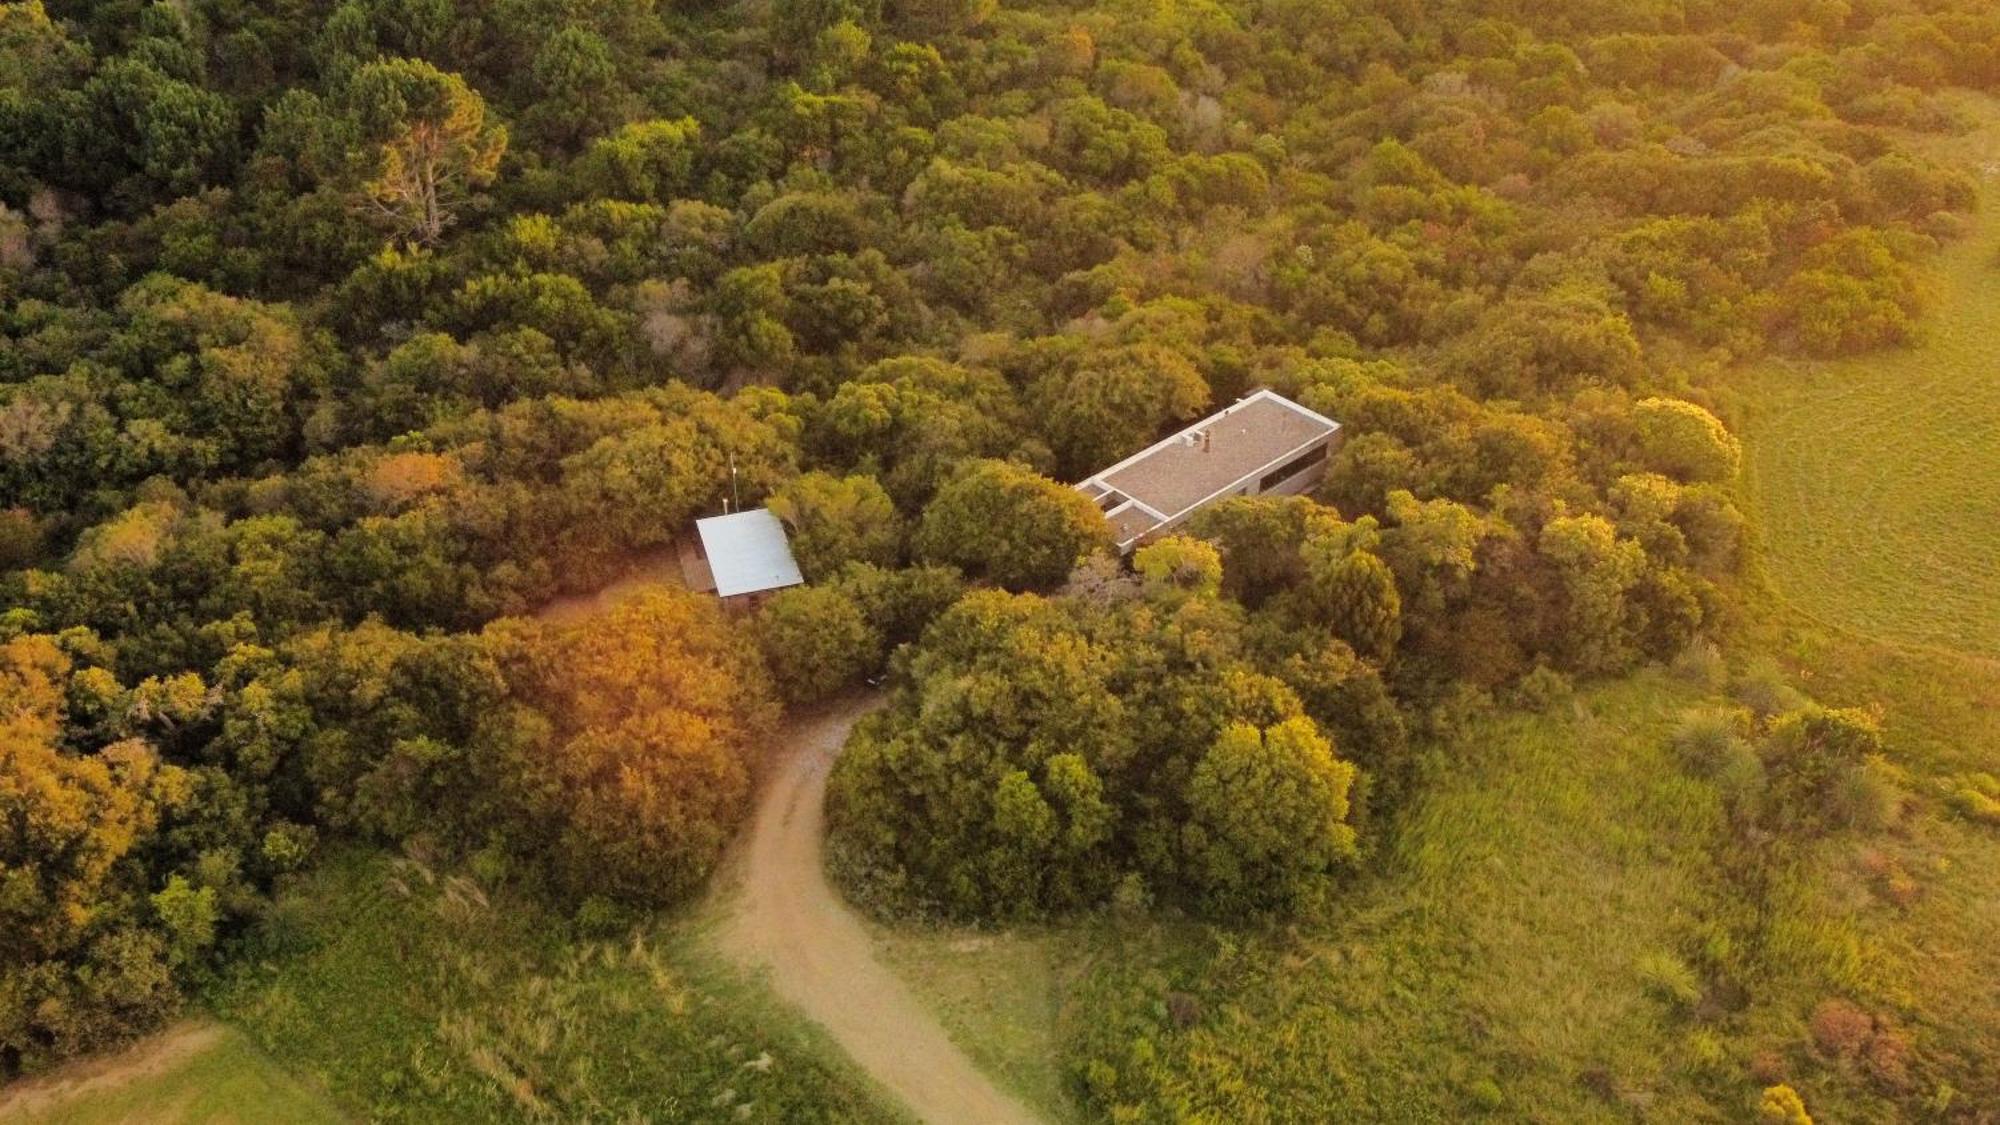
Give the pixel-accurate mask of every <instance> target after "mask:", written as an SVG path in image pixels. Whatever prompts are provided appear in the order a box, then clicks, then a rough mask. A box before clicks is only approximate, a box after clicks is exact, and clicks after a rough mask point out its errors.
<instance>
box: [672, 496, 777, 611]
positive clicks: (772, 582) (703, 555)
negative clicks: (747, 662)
mask: <svg viewBox="0 0 2000 1125" xmlns="http://www.w3.org/2000/svg"><path fill="white" fill-rule="evenodd" d="M694 530H695V534H694V539H693V542H692V543H691V544H690V546H691V547H692V550H693V554H692V556H691V557H690V556H688V555H683V556H682V559H681V568H682V570H683V571H684V572H686V574H687V578H688V587H689V588H690V589H694V590H713V591H715V596H716V597H718V598H721V599H722V604H723V605H725V606H728V607H730V608H732V609H733V608H737V607H740V606H747V605H752V604H755V603H756V602H757V601H758V600H760V599H761V598H762V597H763V596H764V595H766V594H769V593H770V592H771V591H773V590H782V589H784V588H785V587H787V586H797V585H799V584H800V583H802V582H804V581H805V578H804V577H803V576H802V575H800V574H799V564H798V562H797V561H796V560H794V559H793V558H792V545H791V542H790V540H788V539H786V538H785V525H784V524H782V523H780V522H778V517H777V516H775V515H772V514H771V512H770V510H769V509H767V508H752V509H750V510H748V511H743V512H731V513H730V514H728V515H726V516H710V517H708V518H707V519H701V520H696V521H694Z"/></svg>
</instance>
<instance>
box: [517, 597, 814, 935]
mask: <svg viewBox="0 0 2000 1125" xmlns="http://www.w3.org/2000/svg"><path fill="white" fill-rule="evenodd" d="M485 639H486V643H487V646H488V648H489V651H490V652H491V653H492V655H493V657H494V659H495V661H496V662H497V663H498V664H499V666H500V668H501V669H502V672H503V674H504V675H505V676H506V679H507V682H508V685H509V688H510V693H511V695H512V696H513V699H514V702H513V703H511V704H510V705H509V706H508V707H507V708H505V709H503V711H502V712H501V713H500V714H497V715H496V716H494V718H493V719H492V721H491V722H489V724H488V726H487V741H488V749H489V751H490V752H492V753H494V754H496V755H497V760H498V762H499V763H500V764H501V768H500V771H499V772H500V776H502V777H503V778H506V779H507V781H506V782H505V783H506V784H508V785H510V786H511V787H512V788H513V789H514V792H513V794H512V795H511V797H512V801H511V803H514V804H516V805H518V806H519V807H520V809H521V810H522V811H523V813H524V814H525V815H524V817H523V820H524V822H525V823H526V824H527V825H529V826H530V828H529V829H528V834H527V835H526V836H524V837H521V838H518V839H517V840H516V843H517V844H518V845H520V846H521V847H520V850H521V851H522V852H523V854H525V855H528V856H530V857H533V858H534V859H535V860H536V861H538V862H540V863H543V864H545V865H546V867H547V872H548V874H549V876H550V877H551V879H552V881H553V882H554V883H555V884H556V885H557V886H558V887H559V888H560V889H562V890H563V891H565V892H566V893H569V894H571V895H573V896H575V897H578V898H581V897H585V896H587V895H603V896H605V897H608V898H613V899H617V900H619V901H623V902H628V903H633V904H641V905H660V904H663V903H667V902H671V901H674V900H676V899H679V898H681V897H684V896H685V895H687V894H688V893H689V892H691V891H692V890H694V889H695V888H696V887H697V886H699V885H700V883H701V882H702V880H703V879H705V878H706V877H707V876H708V873H709V872H710V871H711V870H713V868H714V866H715V863H716V860H717V859H718V857H719V856H720V855H721V852H722V848H723V845H724V844H725V843H726V842H727V841H728V839H729V837H730V835H731V833H732V832H733V831H734V830H735V828H736V825H737V824H738V823H739V822H740V821H741V820H742V817H743V814H744V811H745V808H746V806H747V802H748V795H749V788H750V774H749V767H748V756H749V753H750V752H751V750H752V748H753V747H754V746H755V745H756V744H757V743H758V741H759V740H760V739H761V738H762V737H763V736H764V735H765V734H767V733H768V732H769V731H770V729H771V726H772V723H773V722H774V720H775V719H776V715H777V709H776V705H775V703H774V702H773V699H772V694H771V686H770V681H769V678H768V676H767V675H766V673H765V671H764V668H763V665H762V664H761V663H760V661H759V660H758V658H757V654H756V651H755V649H754V647H753V646H751V645H750V644H749V643H748V642H747V641H746V640H744V639H743V638H742V637H741V636H739V635H738V634H737V633H735V632H733V631H731V630H730V629H729V628H728V627H727V625H726V624H725V622H724V620H723V618H722V614H721V611H720V610H719V609H718V608H717V606H716V604H715V603H714V602H713V600H711V599H708V598H703V597H700V596H698V595H694V594H689V593H687V592H685V591H680V590H661V591H659V592H655V593H648V594H645V595H642V596H640V597H637V598H634V599H632V600H631V601H628V602H626V603H624V604H622V605H620V606H619V607H618V608H617V609H615V610H612V611H611V612H609V613H605V614H601V615H597V616H593V617H589V618H586V619H584V620H581V621H577V622H573V623H568V624H554V623H548V622H535V621H523V620H511V619H510V620H505V621H500V622H496V623H495V624H494V625H493V626H491V627H490V628H489V629H488V630H487V631H486V634H485Z"/></svg>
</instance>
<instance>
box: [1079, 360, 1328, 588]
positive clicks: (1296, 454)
mask: <svg viewBox="0 0 2000 1125" xmlns="http://www.w3.org/2000/svg"><path fill="white" fill-rule="evenodd" d="M1340 436H1341V434H1340V423H1338V422H1336V421H1334V420H1333V419H1331V418H1328V417H1327V416H1325V415H1324V414H1319V413H1316V412H1314V411H1311V410H1307V409H1306V408H1305V407H1303V406H1300V405H1299V404H1298V403H1296V402H1293V401H1292V400H1290V399H1288V398H1285V397H1284V396H1283V395H1280V394H1277V393H1276V392H1273V391H1268V390H1261V391H1256V392H1254V393H1252V394H1249V395H1246V396H1244V397H1243V398H1241V399H1239V400H1237V402H1236V403H1235V404H1234V405H1231V406H1229V407H1227V408H1225V409H1223V410H1221V411H1218V412H1217V413H1215V414H1211V415H1209V416H1208V417H1206V418H1203V419H1202V420H1201V421H1199V422H1196V423H1195V424H1193V425H1192V426H1189V427H1188V428H1187V429H1184V430H1182V431H1181V432H1180V433H1177V434H1175V435H1173V436H1172V437H1170V438H1167V439H1166V440H1164V441H1161V442H1158V443H1156V444H1154V445H1151V446H1148V447H1147V448H1145V449H1142V450H1140V451H1139V452H1137V453H1134V454H1133V455H1132V456H1130V457H1127V458H1126V459H1124V460H1123V461H1120V462H1118V463H1117V464H1116V465H1113V466H1111V467H1110V468H1108V469H1106V470H1104V471H1103V472H1101V473H1099V474H1097V475H1096V476H1094V477H1091V478H1090V479H1089V480H1087V481H1084V482H1083V483H1081V484H1079V485H1077V486H1076V487H1077V490H1078V491H1080V492H1082V493H1084V494H1085V495H1087V496H1089V497H1090V498H1091V499H1093V500H1095V501H1097V506H1098V508H1100V509H1102V510H1103V512H1104V515H1105V518H1106V519H1109V520H1110V521H1111V526H1112V528H1113V530H1114V531H1115V532H1116V534H1117V536H1118V549H1119V550H1120V551H1121V552H1122V551H1130V550H1131V549H1132V548H1134V547H1136V546H1138V545H1139V544H1141V543H1143V542H1145V541H1146V540H1148V539H1150V538H1153V537H1155V536H1159V535H1162V534H1165V533H1166V532H1168V531H1171V530H1173V529H1174V528H1175V527H1178V526H1179V525H1180V524H1181V523H1182V522H1183V521H1185V520H1186V519H1187V518H1188V517H1189V516H1192V515H1193V514H1194V513H1195V512H1197V511H1199V510H1200V509H1201V508H1202V507H1203V506H1204V505H1207V504H1212V503H1214V502H1215V501H1217V500H1221V499H1223V498H1224V497H1228V496H1261V495H1265V494H1267V493H1277V494H1281V495H1288V494H1294V493H1299V492H1304V491H1306V490H1307V489H1309V488H1311V487H1312V486H1313V485H1315V484H1318V483H1319V481H1320V479H1321V478H1322V477H1324V476H1325V475H1326V468H1327V459H1328V458H1329V457H1331V456H1332V454H1333V450H1334V449H1335V448H1336V447H1337V446H1338V445H1339V443H1340Z"/></svg>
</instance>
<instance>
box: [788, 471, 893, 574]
mask: <svg viewBox="0 0 2000 1125" xmlns="http://www.w3.org/2000/svg"><path fill="white" fill-rule="evenodd" d="M766 504H767V506H768V507H769V508H770V509H771V511H772V513H773V514H775V515H776V516H777V517H778V518H779V519H780V520H782V521H784V524H785V529H786V530H787V531H788V532H789V533H790V534H791V541H792V554H793V556H794V557H796V558H797V559H798V563H799V570H800V572H801V573H803V574H804V575H805V578H806V581H808V582H820V581H824V580H825V579H828V578H831V577H833V575H834V574H835V573H837V572H838V571H839V570H840V569H841V567H843V566H845V565H846V564H848V563H850V562H861V563H869V564H872V565H875V566H884V567H892V566H895V565H896V563H897V561H898V560H899V558H900V557H901V555H902V551H903V517H902V515H901V514H900V513H898V512H897V511H896V505H895V504H894V503H893V502H892V501H891V500H890V499H889V494H888V493H887V492H884V491H883V490H882V486H881V485H880V484H878V483H876V481H875V478H874V477H870V476H861V475H855V476H847V477H836V476H834V475H832V474H831V473H807V474H805V475H804V476H802V477H797V478H795V479H793V480H790V481H787V482H786V483H785V484H783V485H780V486H779V487H778V490H777V491H775V492H773V493H772V494H771V497H770V499H769V500H768V501H767V502H766Z"/></svg>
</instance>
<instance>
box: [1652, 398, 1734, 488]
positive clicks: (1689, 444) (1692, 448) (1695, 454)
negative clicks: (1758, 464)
mask: <svg viewBox="0 0 2000 1125" xmlns="http://www.w3.org/2000/svg"><path fill="white" fill-rule="evenodd" d="M1632 421H1633V424H1634V425H1635V426H1636V428H1637V429H1638V434H1639V456H1640V459H1641V460H1642V461H1644V462H1645V465H1646V467H1647V468H1649V469H1652V470H1653V471H1655V472H1660V473H1666V474H1667V475H1669V476H1673V477H1677V478H1679V479H1681V480H1684V481H1695V482H1726V481H1730V480H1733V479H1735V477H1736V468H1737V466H1738V465H1739V464H1740V463H1741V462H1742V460H1743V446H1742V444H1741V443H1740V442H1738V441H1737V440H1736V435H1734V434H1732V433H1730V432H1729V430H1728V429H1727V428H1725V427H1724V426H1723V424H1722V422H1721V420H1720V419H1718V418H1716V416H1715V415H1713V414H1710V413H1709V412H1708V411H1706V410H1703V409H1702V408H1701V407H1699V406H1696V405H1695V404H1694V403H1691V402H1682V401H1681V400H1679V399H1671V398H1646V399H1640V400H1639V401H1638V402H1637V403H1636V404H1634V405H1633V407H1632Z"/></svg>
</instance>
